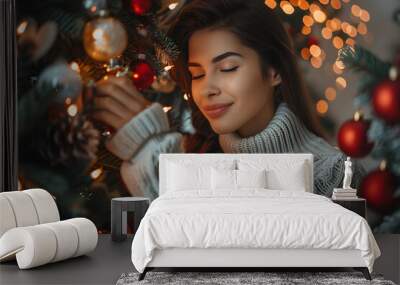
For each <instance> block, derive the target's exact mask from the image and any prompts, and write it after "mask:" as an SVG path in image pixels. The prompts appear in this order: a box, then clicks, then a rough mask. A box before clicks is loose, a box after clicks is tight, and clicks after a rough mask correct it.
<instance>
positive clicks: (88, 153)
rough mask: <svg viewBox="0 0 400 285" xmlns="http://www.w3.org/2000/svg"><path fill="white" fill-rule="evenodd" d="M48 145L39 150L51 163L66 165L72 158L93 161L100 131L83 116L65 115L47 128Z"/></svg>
mask: <svg viewBox="0 0 400 285" xmlns="http://www.w3.org/2000/svg"><path fill="white" fill-rule="evenodd" d="M46 141H47V143H48V144H49V145H48V147H46V148H42V149H41V150H40V151H41V152H42V155H43V156H44V158H45V159H46V160H48V161H49V162H50V163H51V164H53V165H54V164H59V163H60V164H63V165H67V164H68V163H69V162H71V161H74V160H87V161H93V160H94V159H96V153H97V150H98V145H99V142H100V133H99V131H98V130H97V129H95V128H94V127H93V124H92V123H91V122H90V121H88V120H87V118H86V117H85V116H81V115H79V114H78V115H76V116H75V117H70V116H65V117H62V118H61V119H59V120H58V121H57V122H56V123H55V124H54V125H52V126H50V127H49V128H48V129H47V135H46Z"/></svg>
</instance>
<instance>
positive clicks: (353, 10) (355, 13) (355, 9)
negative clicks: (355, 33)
mask: <svg viewBox="0 0 400 285" xmlns="http://www.w3.org/2000/svg"><path fill="white" fill-rule="evenodd" d="M351 14H353V16H354V17H360V14H361V8H360V6H358V5H356V4H354V5H352V6H351Z"/></svg>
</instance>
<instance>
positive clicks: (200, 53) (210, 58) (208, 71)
mask: <svg viewBox="0 0 400 285" xmlns="http://www.w3.org/2000/svg"><path fill="white" fill-rule="evenodd" d="M188 66H189V72H190V74H191V77H192V83H191V88H192V96H193V99H194V102H195V103H196V105H197V106H198V108H199V109H200V111H201V112H202V114H203V115H204V116H205V117H206V118H207V120H208V121H209V122H210V125H211V127H212V129H213V130H214V131H215V132H216V133H218V134H225V133H231V132H236V131H237V132H238V133H239V134H240V135H241V136H242V137H247V136H252V135H255V134H257V133H258V132H260V131H262V130H263V129H265V128H266V126H267V125H268V123H269V121H270V120H271V118H272V117H273V115H274V105H273V90H274V86H275V85H277V84H279V83H280V76H279V75H278V74H276V72H275V71H274V70H273V69H270V70H269V73H268V75H267V76H264V77H263V75H262V72H261V62H260V57H259V55H258V54H257V52H256V51H255V50H253V49H251V48H248V47H246V46H244V45H243V44H242V43H241V42H240V40H239V38H238V37H237V36H236V35H234V34H233V33H231V32H229V31H226V30H223V29H219V30H218V29H217V30H210V29H204V30H199V31H197V32H195V33H194V34H193V35H192V36H191V37H190V39H189V61H188Z"/></svg>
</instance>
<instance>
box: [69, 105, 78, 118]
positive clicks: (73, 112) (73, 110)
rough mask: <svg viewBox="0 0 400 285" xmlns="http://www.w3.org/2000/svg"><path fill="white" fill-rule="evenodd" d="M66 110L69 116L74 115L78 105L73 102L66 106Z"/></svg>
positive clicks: (76, 112)
mask: <svg viewBox="0 0 400 285" xmlns="http://www.w3.org/2000/svg"><path fill="white" fill-rule="evenodd" d="M67 112H68V115H70V116H71V117H75V116H76V114H78V107H77V106H76V105H75V104H72V105H70V106H69V107H68V108H67Z"/></svg>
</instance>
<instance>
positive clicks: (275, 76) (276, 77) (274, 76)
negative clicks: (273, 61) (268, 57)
mask: <svg viewBox="0 0 400 285" xmlns="http://www.w3.org/2000/svg"><path fill="white" fill-rule="evenodd" d="M270 74H271V77H270V78H271V85H272V86H277V85H279V84H281V82H282V78H281V75H280V74H279V73H278V72H277V71H276V70H275V69H274V68H271V73H270Z"/></svg>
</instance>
